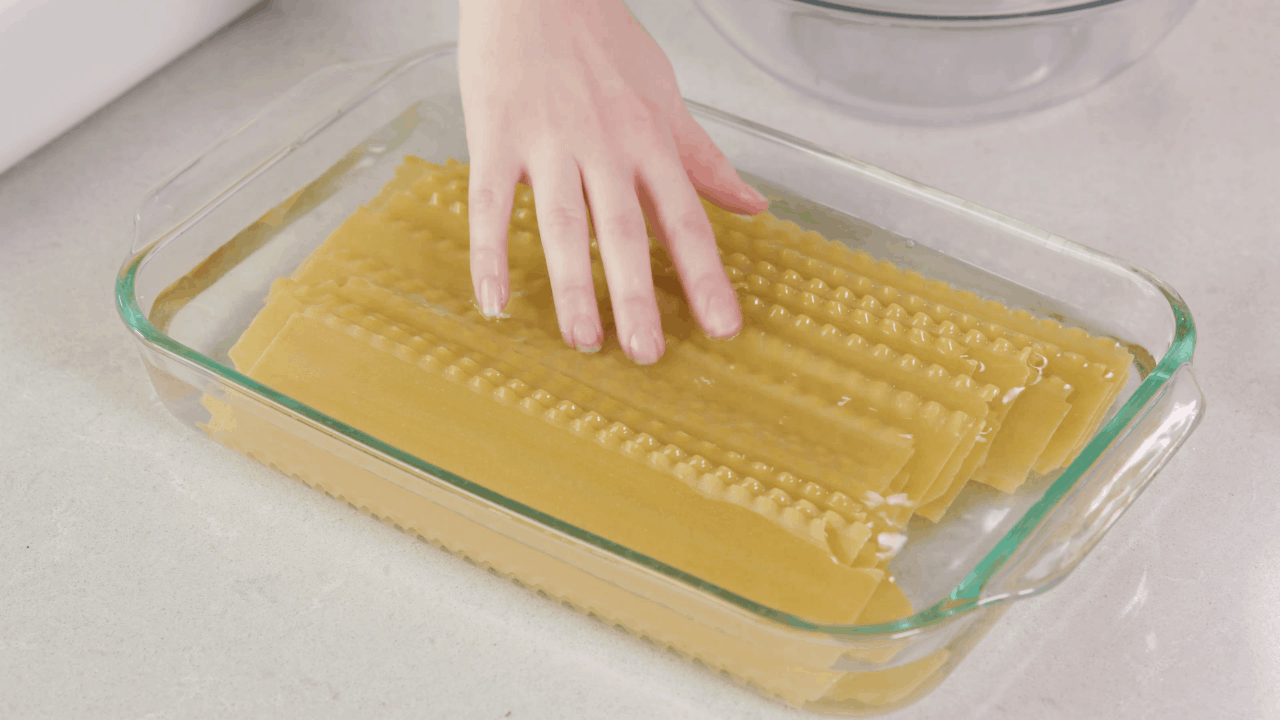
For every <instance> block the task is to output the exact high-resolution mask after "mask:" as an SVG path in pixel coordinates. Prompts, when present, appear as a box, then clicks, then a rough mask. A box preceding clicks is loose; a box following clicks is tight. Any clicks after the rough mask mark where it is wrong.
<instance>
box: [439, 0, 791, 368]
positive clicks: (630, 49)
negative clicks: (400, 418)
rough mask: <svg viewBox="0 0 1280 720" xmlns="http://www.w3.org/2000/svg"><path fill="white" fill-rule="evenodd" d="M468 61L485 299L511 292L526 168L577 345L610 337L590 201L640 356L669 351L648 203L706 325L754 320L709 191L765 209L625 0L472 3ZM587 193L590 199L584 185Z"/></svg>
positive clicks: (490, 306)
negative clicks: (516, 212) (732, 277)
mask: <svg viewBox="0 0 1280 720" xmlns="http://www.w3.org/2000/svg"><path fill="white" fill-rule="evenodd" d="M460 4H461V38H460V42H459V58H458V63H459V74H460V79H461V83H462V102H463V109H464V111H465V115H466V129H467V141H468V143H469V145H470V154H471V178H470V197H469V202H468V205H469V214H470V225H471V276H472V282H473V284H474V286H475V292H476V297H477V299H478V301H479V303H480V308H481V310H482V311H483V312H484V313H485V314H486V315H489V316H496V315H498V314H499V313H500V312H501V311H502V308H503V307H504V306H505V305H506V304H507V301H508V300H509V299H510V286H509V279H508V268H507V228H508V223H509V221H510V217H511V206H512V202H513V196H514V191H515V185H516V182H517V181H520V182H525V183H527V184H528V185H530V186H531V187H532V188H533V191H534V196H535V197H536V199H537V217H538V230H539V234H540V235H541V236H542V243H543V249H544V253H545V255H546V260H547V270H548V275H549V277H550V281H551V287H552V293H553V295H554V297H555V306H556V316H557V319H558V321H559V324H560V331H561V333H562V334H563V336H564V339H565V341H566V342H568V343H569V344H570V345H572V346H574V347H576V348H578V349H580V350H586V351H591V350H596V349H599V348H600V346H601V343H602V342H603V340H604V331H603V327H602V325H601V322H600V312H599V308H598V307H597V306H596V296H595V291H594V286H593V283H592V278H591V258H590V240H589V236H588V227H587V225H588V216H587V208H588V207H590V217H591V220H592V225H593V226H594V228H595V232H596V242H597V245H598V247H599V251H600V258H601V262H602V264H603V266H604V271H605V279H606V281H607V283H608V287H609V297H610V301H611V303H612V306H613V313H614V322H615V325H616V328H617V333H618V340H619V342H620V343H621V345H622V347H623V349H624V350H625V351H626V352H627V354H628V355H630V356H631V358H632V359H633V360H635V361H636V362H638V363H642V364H650V363H654V362H657V361H658V359H659V358H660V357H661V356H662V353H663V351H664V349H665V341H664V339H663V334H662V328H661V321H660V319H659V315H658V306H657V302H656V300H655V296H654V288H653V275H652V270H651V268H650V266H649V238H648V234H647V232H646V228H645V216H646V215H648V217H649V218H650V221H651V223H652V225H653V227H654V229H655V232H656V234H657V236H658V238H659V240H660V241H661V242H662V243H663V244H664V245H665V246H666V248H667V250H668V252H669V253H670V255H671V259H672V262H673V264H674V265H675V268H676V272H677V274H678V275H679V277H680V282H681V285H682V286H683V288H684V291H685V296H686V297H687V298H688V301H689V305H690V307H691V308H692V310H693V313H694V315H695V317H696V318H697V320H698V323H699V324H700V325H701V326H702V328H703V330H704V331H705V332H706V333H707V334H708V335H710V336H712V337H731V336H733V335H735V334H736V333H737V332H738V331H739V330H740V329H741V327H742V313H741V309H740V308H739V306H738V300H737V296H736V295H735V294H734V291H733V288H732V287H731V286H730V285H729V280H728V278H727V276H726V275H725V271H724V266H723V264H722V263H721V262H720V258H719V255H718V254H717V252H716V244H715V238H714V236H713V235H712V231H711V224H710V222H709V221H708V220H707V216H706V212H705V211H704V209H703V207H702V205H701V202H700V201H699V198H698V194H699V193H701V194H702V195H703V196H704V197H706V198H707V199H708V200H711V201H712V202H714V203H716V204H717V205H720V206H721V207H723V208H725V209H726V210H730V211H732V212H739V213H744V214H755V213H758V212H762V211H764V210H765V209H766V208H767V207H768V201H767V200H765V198H764V197H763V196H761V195H760V194H759V193H758V192H756V191H755V190H754V189H753V188H751V187H750V186H749V185H747V184H746V183H745V182H743V181H742V179H741V178H739V177H738V174H737V173H736V172H735V171H734V169H733V168H732V167H731V166H730V165H729V161H728V160H727V159H726V158H725V157H724V155H723V154H722V153H721V152H720V151H719V150H718V149H717V148H716V147H715V144H714V143H713V142H712V141H711V139H710V138H709V137H708V136H707V134H706V132H705V131H704V130H703V129H702V128H701V127H700V126H699V125H698V124H697V122H696V121H694V119H693V117H692V116H690V114H689V111H688V110H687V109H686V108H685V105H684V101H683V100H682V99H681V97H680V92H679V89H678V88H677V86H676V79H675V73H674V71H673V70H672V68H671V64H670V62H668V60H667V58H666V56H665V55H664V54H663V52H662V50H661V49H660V48H659V47H658V45H657V43H655V42H654V41H653V39H652V38H650V37H649V35H648V34H647V33H646V32H645V31H644V29H643V28H641V27H640V25H639V23H637V22H636V21H635V20H634V19H633V18H632V17H631V15H630V13H629V12H628V11H627V9H626V7H625V6H624V5H623V4H622V0H460ZM584 190H585V198H584Z"/></svg>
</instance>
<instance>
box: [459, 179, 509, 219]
mask: <svg viewBox="0 0 1280 720" xmlns="http://www.w3.org/2000/svg"><path fill="white" fill-rule="evenodd" d="M468 194H469V196H470V197H468V198H467V201H468V202H469V203H470V205H471V211H472V212H477V213H482V214H489V213H496V212H500V211H501V210H502V205H503V202H504V200H503V196H502V194H501V193H499V192H498V191H497V190H496V189H494V188H493V187H491V186H487V185H478V184H474V183H473V184H472V185H471V189H470V191H469V193H468Z"/></svg>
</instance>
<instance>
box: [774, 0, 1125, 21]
mask: <svg viewBox="0 0 1280 720" xmlns="http://www.w3.org/2000/svg"><path fill="white" fill-rule="evenodd" d="M786 1H789V2H792V3H796V4H799V5H809V6H811V7H817V8H822V9H824V10H833V11H835V12H844V13H850V14H854V15H865V16H868V17H874V18H883V19H891V20H911V21H918V22H971V23H972V22H984V21H999V20H1029V19H1034V18H1043V17H1050V16H1057V15H1068V14H1071V13H1077V12H1085V11H1087V10H1096V9H1098V8H1103V7H1107V6H1109V5H1118V4H1120V3H1122V2H1126V0H1088V2H1073V3H1070V4H1067V5H1063V6H1060V7H1057V6H1055V7H1047V8H1040V9H1037V10H1023V11H1016V12H994V13H978V14H964V15H961V14H955V15H941V14H937V13H923V12H920V13H912V12H895V11H893V10H884V9H879V8H871V7H862V6H859V5H855V4H852V3H850V2H845V1H842V0H786Z"/></svg>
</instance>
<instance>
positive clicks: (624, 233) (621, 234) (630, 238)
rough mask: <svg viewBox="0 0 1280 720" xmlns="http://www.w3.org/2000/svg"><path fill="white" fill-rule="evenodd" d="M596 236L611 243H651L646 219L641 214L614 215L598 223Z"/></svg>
mask: <svg viewBox="0 0 1280 720" xmlns="http://www.w3.org/2000/svg"><path fill="white" fill-rule="evenodd" d="M596 234H597V235H601V236H603V237H605V238H607V239H608V240H609V242H615V243H616V242H625V243H636V244H639V243H641V242H643V243H646V244H647V243H648V242H649V232H648V228H646V227H645V224H644V217H643V216H641V215H640V214H639V213H612V214H609V215H605V216H604V217H602V218H600V219H598V220H597V221H596Z"/></svg>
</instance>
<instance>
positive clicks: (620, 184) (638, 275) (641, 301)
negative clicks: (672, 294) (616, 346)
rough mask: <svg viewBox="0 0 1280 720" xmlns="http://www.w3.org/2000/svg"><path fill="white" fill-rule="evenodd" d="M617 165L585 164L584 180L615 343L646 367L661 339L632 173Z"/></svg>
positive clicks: (659, 348) (661, 348)
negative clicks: (611, 308)
mask: <svg viewBox="0 0 1280 720" xmlns="http://www.w3.org/2000/svg"><path fill="white" fill-rule="evenodd" d="M622 167H625V166H624V165H623V164H620V163H609V162H607V161H601V162H597V163H595V164H586V165H584V167H583V179H584V181H585V186H586V189H587V199H588V201H589V202H590V205H591V217H592V221H593V224H594V225H595V230H596V243H597V244H598V245H599V247H600V260H601V261H602V263H603V264H604V273H605V279H606V280H608V283H609V297H610V299H611V300H612V301H613V318H614V324H615V325H616V326H617V331H618V341H619V343H621V345H622V347H623V349H624V350H625V351H626V353H627V354H628V355H630V356H631V359H632V360H634V361H636V362H637V363H640V364H641V365H651V364H653V363H655V362H657V361H658V359H659V358H661V357H662V353H663V351H664V350H665V348H666V342H665V340H664V338H663V336H662V322H661V319H660V317H659V315H658V303H657V301H656V300H655V298H654V291H653V271H652V269H651V268H650V266H649V234H648V232H647V231H646V228H645V223H644V214H643V212H641V210H640V202H639V200H638V198H637V197H636V185H635V179H634V178H635V174H634V173H633V172H622V171H620V168H622Z"/></svg>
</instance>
